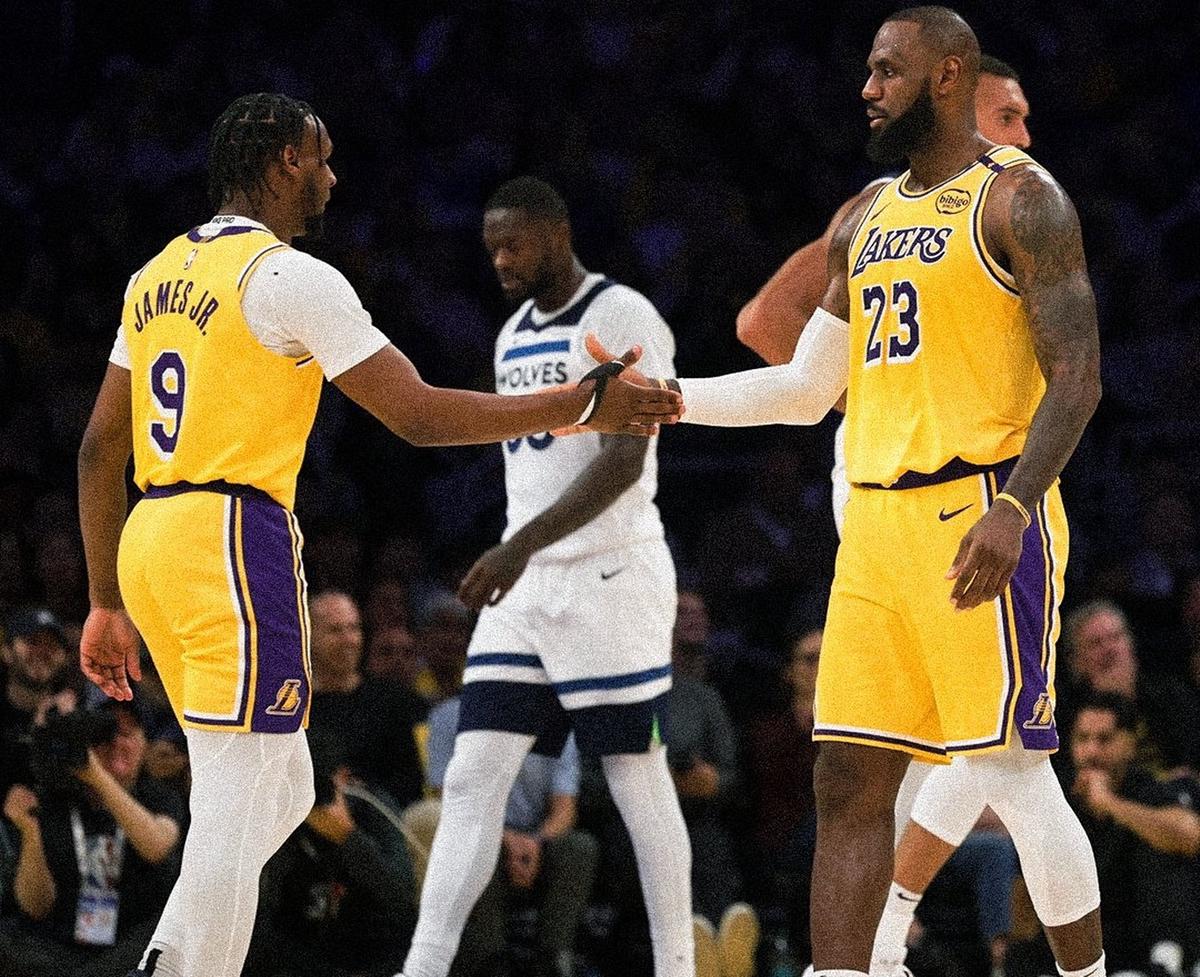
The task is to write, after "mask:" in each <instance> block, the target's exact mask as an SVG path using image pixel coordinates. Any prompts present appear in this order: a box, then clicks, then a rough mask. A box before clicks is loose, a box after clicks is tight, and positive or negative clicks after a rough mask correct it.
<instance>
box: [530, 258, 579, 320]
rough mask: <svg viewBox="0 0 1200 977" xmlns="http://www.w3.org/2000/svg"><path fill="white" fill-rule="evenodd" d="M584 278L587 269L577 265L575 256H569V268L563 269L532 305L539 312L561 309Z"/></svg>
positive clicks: (577, 260) (577, 261)
mask: <svg viewBox="0 0 1200 977" xmlns="http://www.w3.org/2000/svg"><path fill="white" fill-rule="evenodd" d="M586 277H587V269H586V268H584V267H583V265H581V264H580V263H579V259H578V258H576V257H575V255H571V264H570V267H568V268H566V269H564V271H563V273H562V274H560V275H556V276H555V279H554V284H553V285H551V286H550V287H549V288H547V289H546V290H545V291H544V292H542V294H541V295H539V296H538V297H537V298H536V299H534V300H533V304H534V305H536V306H537V309H538V311H539V312H553V311H554V310H555V309H561V308H562V307H563V306H564V305H566V304H567V303H568V302H570V301H571V296H572V295H574V294H575V292H576V291H577V290H578V289H579V286H580V284H581V283H582V282H583V280H584V279H585V278H586Z"/></svg>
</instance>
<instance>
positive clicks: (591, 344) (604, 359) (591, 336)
mask: <svg viewBox="0 0 1200 977" xmlns="http://www.w3.org/2000/svg"><path fill="white" fill-rule="evenodd" d="M583 345H584V348H585V349H586V350H587V351H588V355H589V356H591V358H592V359H594V360H595V361H596V362H597V363H610V362H612V361H613V360H614V359H616V357H615V356H613V355H612V353H610V352H609V351H608V349H607V348H606V347H605V345H604V344H603V343H602V342H600V340H599V338H598V337H597V336H596V334H595V333H594V332H589V333H588V334H587V335H586V336H584V338H583ZM639 355H640V351H639ZM622 362H623V361H622Z"/></svg>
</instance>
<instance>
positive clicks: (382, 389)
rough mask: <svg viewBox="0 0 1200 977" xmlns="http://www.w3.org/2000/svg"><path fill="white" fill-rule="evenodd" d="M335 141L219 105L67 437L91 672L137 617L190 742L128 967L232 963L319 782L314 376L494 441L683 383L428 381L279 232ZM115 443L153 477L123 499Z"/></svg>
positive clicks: (129, 637)
mask: <svg viewBox="0 0 1200 977" xmlns="http://www.w3.org/2000/svg"><path fill="white" fill-rule="evenodd" d="M332 152H333V146H332V143H331V141H330V138H329V134H328V132H327V131H326V129H325V127H324V125H323V124H322V123H321V121H320V120H319V119H318V118H317V116H316V115H315V114H314V113H313V111H312V109H310V108H309V107H308V106H307V105H305V104H304V103H302V102H297V101H295V100H293V99H291V98H288V97H286V96H283V95H266V94H260V95H249V96H245V97H243V98H239V99H238V100H236V101H235V102H234V103H233V104H232V105H230V106H229V108H228V109H226V111H225V112H224V113H223V114H222V115H221V117H220V118H219V119H218V120H217V122H216V125H215V126H214V127H213V131H212V140H211V144H210V173H209V176H210V191H211V197H212V202H213V204H214V206H215V207H216V208H217V211H218V213H217V215H216V216H215V217H213V218H212V219H211V220H209V221H206V222H205V223H204V224H202V225H200V226H199V227H196V228H194V229H192V230H190V231H188V232H187V233H185V234H182V235H180V236H179V237H177V238H176V239H175V240H173V241H171V242H170V243H169V244H168V245H167V246H166V247H165V248H164V249H163V251H162V252H160V253H159V254H158V255H156V256H155V257H154V258H152V259H151V260H150V261H149V262H148V263H147V264H146V265H145V266H144V267H143V268H142V269H141V270H140V271H138V272H137V273H136V274H135V275H134V276H133V278H132V279H131V281H130V283H129V287H128V290H127V291H126V295H125V305H124V310H123V312H122V315H121V324H120V327H119V329H118V332H117V338H116V342H115V344H114V346H113V351H112V355H111V357H110V362H109V364H108V370H107V372H106V374H105V377H104V381H103V384H102V386H101V389H100V393H99V396H98V398H97V401H96V405H95V408H94V411H93V414H92V417H91V420H90V422H89V424H88V428H87V431H86V432H85V434H84V439H83V445H82V447H81V449H80V453H79V508H80V520H81V523H82V528H83V538H84V546H85V550H86V554H87V564H88V583H89V592H90V596H91V604H92V610H91V612H90V614H89V616H88V619H87V621H86V623H85V625H84V631H83V637H82V641H81V646H80V657H81V664H82V667H83V670H84V673H85V674H86V675H87V676H88V677H89V678H90V679H92V681H94V682H95V683H96V684H97V685H99V686H100V688H101V689H103V690H104V691H105V692H107V693H108V694H109V695H111V696H113V697H115V698H119V699H128V698H130V696H131V694H132V692H131V690H130V686H129V676H132V677H133V678H134V679H137V678H138V677H139V674H138V667H137V658H138V650H139V640H138V632H140V633H141V635H142V636H143V637H144V638H145V640H146V643H147V645H148V646H149V648H150V653H151V656H152V657H153V659H154V662H155V665H156V667H157V669H158V671H159V674H160V675H161V676H162V678H163V683H164V685H165V686H166V689H167V693H168V695H169V696H170V700H171V705H172V707H173V708H174V710H175V713H176V716H177V717H178V719H179V721H180V723H181V724H182V725H183V727H184V729H185V731H186V735H187V738H188V752H189V754H190V757H191V769H192V778H193V785H192V791H191V801H190V803H191V813H192V823H191V829H190V830H189V832H188V837H187V842H186V844H185V846H184V852H183V869H182V872H181V874H180V877H179V880H178V882H177V883H176V885H175V888H174V890H173V891H172V893H171V897H170V899H169V900H168V903H167V906H166V908H165V909H164V911H163V915H162V918H161V920H160V922H159V924H158V928H157V930H156V931H155V933H154V936H153V938H152V939H151V941H150V945H149V948H148V949H147V952H146V954H145V956H144V957H143V960H142V966H141V969H140V970H139V971H138V972H139V973H140V974H147V975H148V974H158V975H159V977H236V975H237V974H239V973H241V968H242V963H243V960H244V958H245V954H246V948H247V945H248V943H249V939H250V931H251V928H252V927H253V924H254V913H255V906H256V903H257V894H258V878H259V873H260V870H261V869H262V866H263V864H264V863H265V862H266V860H267V859H268V858H269V857H270V856H271V854H272V853H273V852H274V851H275V850H276V849H277V848H278V847H279V845H280V844H281V843H282V842H283V840H284V839H285V838H286V837H287V836H288V835H289V834H290V833H291V831H292V830H293V829H294V828H295V827H296V826H297V825H299V824H300V822H301V821H303V819H304V818H305V816H306V815H307V814H308V812H309V810H310V809H311V807H312V804H313V780H312V765H311V761H310V759H309V753H308V746H307V742H306V740H305V737H304V733H303V727H304V726H305V724H306V722H307V717H308V710H309V700H310V684H311V682H310V668H309V655H308V647H309V646H308V610H307V606H306V593H305V582H304V571H303V566H302V562H301V535H300V528H299V525H298V524H297V522H296V517H295V516H294V515H293V514H292V511H291V507H292V502H293V499H294V497H295V486H296V475H297V472H298V471H299V469H300V463H301V460H302V458H303V456H304V448H305V442H306V440H307V438H308V433H309V430H310V429H311V427H312V423H313V418H314V415H315V412H316V409H317V401H318V398H319V396H320V392H321V386H322V381H323V379H324V378H325V377H328V378H329V379H331V380H332V381H333V382H335V383H336V384H337V385H338V387H339V388H341V390H342V391H343V392H345V393H346V394H347V395H348V396H349V397H350V398H351V399H353V400H355V401H356V402H358V403H359V404H361V405H362V406H363V407H365V408H366V409H367V410H369V411H371V412H372V413H373V414H374V415H375V416H376V417H378V418H379V419H380V420H381V421H383V422H384V423H385V424H386V425H387V426H388V427H389V428H390V429H391V430H392V431H394V432H395V433H396V434H398V435H400V436H402V437H405V438H407V439H409V440H411V441H413V442H415V443H419V444H464V443H472V442H486V441H498V440H501V439H504V438H515V437H521V436H523V435H527V434H534V433H537V432H539V431H544V430H546V429H547V428H552V427H555V426H558V425H561V424H563V423H564V422H567V423H570V422H573V421H574V420H576V419H577V418H579V417H581V416H586V417H587V418H588V419H589V420H588V423H589V425H590V426H592V427H594V428H595V429H596V430H606V431H625V432H630V433H635V434H642V435H649V434H653V433H655V432H656V431H657V427H658V424H659V423H660V422H665V421H670V420H671V419H672V417H673V414H674V413H675V412H677V409H678V408H677V405H676V402H675V400H677V399H678V398H677V397H676V398H675V399H674V400H666V399H664V398H663V396H662V392H661V391H658V392H657V393H656V395H655V397H654V398H653V399H648V398H646V397H645V396H644V388H640V387H635V386H633V385H630V384H627V383H625V382H624V381H622V380H619V379H616V377H615V373H616V372H617V370H618V368H617V367H612V368H609V369H606V370H605V371H604V373H605V375H604V376H600V377H598V378H596V379H593V380H589V381H588V382H586V383H582V384H580V385H579V386H577V387H573V388H570V389H561V390H556V391H550V392H539V393H534V394H529V395H526V396H522V397H498V396H495V395H490V394H479V393H471V392H467V391H458V390H442V389H438V388H434V387H430V386H428V385H426V384H425V383H424V382H423V381H422V380H421V378H420V377H419V376H418V375H417V372H416V370H415V369H414V368H413V366H412V364H411V363H410V362H409V361H408V359H407V358H406V357H405V356H404V355H403V354H402V353H401V352H400V351H399V350H397V349H396V348H395V347H394V346H392V345H391V344H390V343H388V341H387V339H386V338H385V337H384V336H383V334H382V333H380V332H379V331H378V330H377V329H376V328H375V327H374V326H373V325H372V324H371V318H370V316H369V315H368V314H367V313H366V312H365V311H364V310H363V308H362V305H361V303H360V302H359V300H358V297H357V296H356V295H355V293H354V290H353V289H352V288H351V287H350V285H349V283H347V282H346V280H345V278H343V277H342V276H341V275H340V274H339V273H338V272H337V271H335V270H334V269H333V268H331V267H330V266H329V265H327V264H325V263H324V262H321V261H318V260H316V259H315V258H312V257H310V256H308V255H305V254H303V253H302V252H300V251H296V250H294V249H293V248H292V246H291V242H292V240H293V239H294V238H297V237H301V236H303V235H305V234H306V233H310V232H312V231H314V230H315V229H316V227H317V225H318V223H319V221H320V217H321V215H322V213H323V211H324V209H325V204H326V202H327V201H328V199H329V195H330V191H331V190H332V189H333V186H334V184H335V183H336V180H335V178H334V175H333V171H332V170H331V169H330V167H329V157H330V155H331V154H332ZM635 358H636V353H635V352H631V354H630V355H629V356H628V357H627V359H628V360H630V361H632V360H633V359H635ZM606 381H608V382H607V383H606ZM130 454H132V455H133V458H134V480H135V481H136V483H137V485H138V487H139V488H141V489H142V490H143V492H144V493H145V496H144V497H143V499H142V500H141V501H140V502H139V503H138V504H137V506H136V507H135V508H134V510H133V512H132V513H131V514H130V515H129V518H128V521H127V520H126V497H125V468H126V464H127V462H128V460H129V456H130ZM135 628H136V630H135Z"/></svg>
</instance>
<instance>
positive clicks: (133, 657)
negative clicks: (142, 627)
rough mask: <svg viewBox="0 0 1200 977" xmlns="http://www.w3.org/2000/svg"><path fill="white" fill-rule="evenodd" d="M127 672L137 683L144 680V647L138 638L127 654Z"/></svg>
mask: <svg viewBox="0 0 1200 977" xmlns="http://www.w3.org/2000/svg"><path fill="white" fill-rule="evenodd" d="M125 671H126V672H128V673H129V675H130V677H131V678H132V679H133V680H134V681H135V682H140V681H141V680H142V645H141V642H140V641H138V640H137V639H136V638H135V639H134V641H133V647H132V648H130V649H129V651H128V652H126V654H125Z"/></svg>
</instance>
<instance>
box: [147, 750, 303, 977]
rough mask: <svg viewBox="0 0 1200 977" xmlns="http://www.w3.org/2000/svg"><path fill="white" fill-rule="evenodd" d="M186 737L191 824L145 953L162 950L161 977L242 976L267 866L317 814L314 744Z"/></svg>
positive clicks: (156, 976)
mask: <svg viewBox="0 0 1200 977" xmlns="http://www.w3.org/2000/svg"><path fill="white" fill-rule="evenodd" d="M186 735H187V741H188V754H189V757H190V759H191V768H192V793H191V799H190V808H191V815H192V823H191V826H190V827H189V829H188V835H187V840H186V842H185V843H184V847H183V867H182V870H181V871H180V874H179V879H178V880H177V881H176V883H175V887H174V888H173V889H172V890H171V896H170V898H169V899H168V900H167V905H166V907H165V908H164V909H163V914H162V917H161V918H160V919H159V922H158V926H157V927H156V929H155V931H154V936H152V937H151V938H150V944H149V947H148V949H147V952H146V957H149V955H150V953H151V952H152V951H154V950H158V951H159V957H158V960H157V966H156V970H155V977H237V975H238V974H240V973H241V972H242V964H243V963H244V962H245V958H246V951H247V949H248V948H249V946H250V934H251V932H252V930H253V929H254V915H255V911H256V910H257V908H258V881H259V876H260V874H261V873H262V867H263V865H265V864H266V862H267V859H268V858H270V857H271V856H272V855H273V854H274V853H275V852H276V850H277V849H278V848H279V846H280V845H282V844H283V842H284V841H285V840H286V839H287V837H288V835H290V834H291V833H292V832H293V831H294V830H295V829H296V828H297V827H298V826H299V825H300V823H301V822H302V821H303V820H304V819H305V817H307V816H308V812H309V811H311V810H312V805H313V774H312V760H311V759H310V757H309V752H308V741H307V740H306V739H305V735H304V732H303V731H298V732H295V733H218V732H208V731H205V730H194V729H189V730H187V731H186ZM145 961H146V958H145V957H144V958H143V965H144V964H145Z"/></svg>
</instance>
